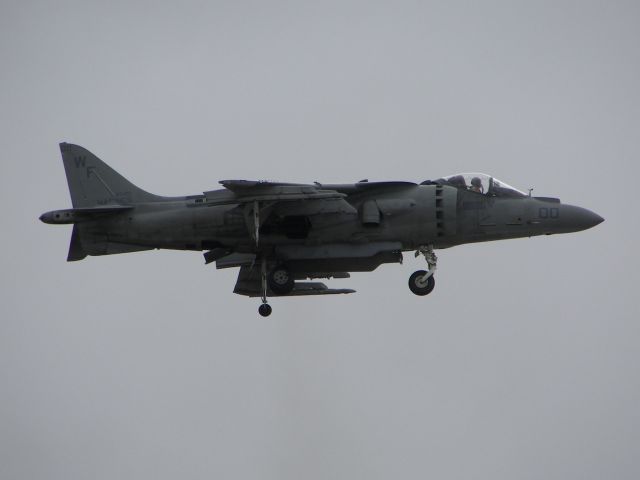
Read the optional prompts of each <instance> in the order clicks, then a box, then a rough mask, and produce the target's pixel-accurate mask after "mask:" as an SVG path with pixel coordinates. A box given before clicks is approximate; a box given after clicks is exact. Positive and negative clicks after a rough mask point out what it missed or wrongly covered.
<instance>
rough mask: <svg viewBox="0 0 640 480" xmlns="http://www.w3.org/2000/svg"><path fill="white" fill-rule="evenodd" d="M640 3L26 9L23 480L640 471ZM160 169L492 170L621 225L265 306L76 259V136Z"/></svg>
mask: <svg viewBox="0 0 640 480" xmlns="http://www.w3.org/2000/svg"><path fill="white" fill-rule="evenodd" d="M639 46H640V6H639V4H638V2H634V1H628V2H625V1H608V2H593V1H582V2H566V1H548V2H547V1H540V2H514V1H509V2H493V1H491V2H463V3H459V2H441V3H433V2H404V1H397V2H384V3H382V2H372V1H367V2H347V1H340V2H333V1H328V2H278V1H270V2H257V1H256V2H246V1H229V2H215V1H211V2H179V3H178V2H175V4H174V3H169V2H156V1H154V2H151V1H148V2H130V1H127V2H117V1H116V2H92V1H77V2H73V1H71V2H69V1H60V2H46V1H42V2H37V1H23V0H21V1H17V0H16V1H11V0H4V1H2V2H0V60H1V63H0V64H1V65H2V67H1V74H0V87H1V88H0V105H1V107H2V108H1V109H0V136H1V138H2V145H3V156H2V157H3V158H2V161H1V163H0V168H1V175H0V182H1V188H0V198H1V200H2V205H3V206H4V208H3V216H4V222H3V225H4V228H3V229H2V232H3V235H2V245H3V248H2V250H1V251H0V262H1V264H0V266H1V270H0V272H1V273H0V292H2V293H0V298H1V300H2V301H1V303H0V316H1V319H0V398H1V400H0V478H2V479H11V480H13V479H27V478H28V479H48V480H50V479H64V480H68V479H76V478H77V479H86V478H92V479H113V478H121V479H139V478H157V479H165V478H166V479H169V478H185V479H200V478H229V479H248V478H249V479H252V478H256V479H257V478H260V479H283V478H286V479H299V478H306V479H328V478H332V479H334V478H337V479H354V478H366V479H387V478H427V477H431V478H441V479H468V478H483V479H484V478H486V479H492V480H495V479H513V478H519V479H540V478H545V479H563V480H565V479H580V480H584V479H598V480H600V479H602V478H615V479H637V478H638V477H639V476H640V466H639V464H638V458H640V457H639V455H640V451H639V450H640V447H639V445H640V433H639V432H640V418H639V413H638V405H639V404H640V380H639V379H640V376H639V374H638V373H639V372H638V368H639V365H640V351H639V347H638V345H639V333H640V331H639V330H640V329H639V328H638V318H639V317H640V311H639V307H638V301H637V288H638V271H639V270H640V261H639V255H638V251H637V242H638V237H639V233H640V232H639V230H640V226H639V223H640V222H638V212H637V211H636V209H637V205H638V202H637V201H636V196H637V195H636V193H635V190H637V188H638V176H639V175H640V167H639V166H638V158H639V155H640V129H639V127H640V118H639V114H640V108H639V107H640V94H639V93H638V85H640V78H639V77H640V48H639ZM60 141H69V142H75V143H79V144H81V145H83V146H86V147H87V148H89V149H90V150H92V151H93V152H94V153H96V154H97V155H98V156H100V157H101V158H102V159H103V160H105V161H107V162H108V163H109V164H110V165H112V166H113V167H114V168H116V169H117V170H118V171H120V172H121V173H123V174H124V175H125V176H126V177H127V178H129V179H131V180H132V181H133V182H134V183H136V184H138V185H139V186H141V187H142V188H145V189H147V190H150V191H152V192H155V193H159V194H166V195H174V194H175V195H180V194H192V193H199V192H202V191H203V190H207V189H211V188H215V187H216V185H217V181H218V180H221V179H225V178H250V179H265V178H266V179H277V180H287V181H304V182H310V181H314V180H318V181H324V182H336V181H342V182H349V181H357V180H359V179H362V178H370V179H371V180H382V179H398V180H413V181H422V180H424V179H427V178H436V177H439V176H442V175H446V174H451V173H456V172H460V171H486V172H488V173H491V174H493V175H495V176H497V177H498V178H500V179H503V180H505V181H506V182H508V183H511V184H513V185H514V186H516V187H519V188H521V189H526V188H528V187H535V193H536V194H538V195H548V196H559V197H561V198H562V200H563V201H565V202H568V203H574V204H578V205H581V206H584V207H587V208H590V209H592V210H594V211H596V212H597V213H599V214H600V215H602V216H603V217H605V218H606V221H605V223H603V224H601V225H599V226H598V227H596V228H594V229H592V230H589V231H587V232H583V233H579V234H571V235H565V236H553V237H544V238H534V239H525V240H514V241H508V242H502V243H487V244H480V245H473V246H461V247H456V248H454V249H451V250H444V251H440V252H439V256H440V263H439V271H438V285H437V287H436V290H435V292H434V294H433V295H431V296H430V297H427V298H418V297H415V296H413V295H412V294H411V293H410V292H409V290H408V288H407V285H406V282H407V277H408V276H409V274H410V273H411V272H413V271H414V270H415V269H417V268H419V267H422V266H423V264H422V262H419V261H418V260H415V259H413V258H412V257H410V256H408V255H407V256H406V261H405V265H403V266H397V265H395V266H384V267H381V268H380V269H378V270H377V271H376V272H374V273H372V274H356V275H354V276H353V278H352V279H350V280H337V281H333V282H332V284H333V285H335V286H339V287H353V288H355V289H357V290H358V293H357V294H356V295H352V296H339V297H335V298H307V299H280V300H278V299H276V300H274V301H273V302H272V304H273V306H274V309H275V313H274V315H272V316H271V317H270V318H269V319H262V318H260V317H258V316H257V314H256V307H257V305H258V302H256V301H255V299H254V300H250V299H246V298H244V297H238V296H236V295H233V294H232V293H231V290H232V288H233V284H234V282H235V273H234V272H231V271H215V269H214V268H212V266H205V265H204V262H203V259H202V257H201V256H200V255H199V254H196V253H184V252H182V253H181V252H164V251H162V252H145V253H138V254H128V255H120V256H111V257H101V258H95V257H94V258H88V259H86V260H84V261H82V262H77V263H73V264H67V263H66V262H65V258H66V253H67V246H68V242H69V237H70V232H71V229H70V228H69V227H53V226H48V225H43V224H41V223H40V222H39V221H38V220H37V218H38V215H39V214H40V213H42V212H43V211H45V210H51V209H55V208H66V207H68V206H70V201H69V196H68V191H67V186H66V181H65V176H64V171H63V168H62V162H61V159H60V154H59V151H58V142H60Z"/></svg>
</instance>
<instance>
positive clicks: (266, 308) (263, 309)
mask: <svg viewBox="0 0 640 480" xmlns="http://www.w3.org/2000/svg"><path fill="white" fill-rule="evenodd" d="M258 313H259V314H260V315H262V316H263V317H268V316H269V315H271V305H269V304H268V303H263V304H262V305H260V307H258Z"/></svg>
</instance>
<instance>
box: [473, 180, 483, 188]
mask: <svg viewBox="0 0 640 480" xmlns="http://www.w3.org/2000/svg"><path fill="white" fill-rule="evenodd" d="M471 185H472V186H474V187H478V188H482V180H480V177H473V178H472V179H471Z"/></svg>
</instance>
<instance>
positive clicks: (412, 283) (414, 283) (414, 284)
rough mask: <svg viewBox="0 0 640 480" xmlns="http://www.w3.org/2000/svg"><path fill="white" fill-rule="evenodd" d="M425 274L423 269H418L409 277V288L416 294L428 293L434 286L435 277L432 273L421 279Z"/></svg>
mask: <svg viewBox="0 0 640 480" xmlns="http://www.w3.org/2000/svg"><path fill="white" fill-rule="evenodd" d="M426 274H427V272H426V271H425V270H418V271H417V272H413V274H412V275H411V276H410V277H409V289H410V290H411V291H412V292H413V293H415V294H416V295H429V294H430V293H431V291H432V290H433V287H435V286H436V279H435V278H433V275H431V276H430V277H429V278H427V279H426V280H423V278H424V276H425V275H426Z"/></svg>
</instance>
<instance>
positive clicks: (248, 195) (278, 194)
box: [204, 180, 353, 208]
mask: <svg viewBox="0 0 640 480" xmlns="http://www.w3.org/2000/svg"><path fill="white" fill-rule="evenodd" d="M220 183H221V184H222V186H224V187H225V188H226V189H227V190H228V191H230V192H233V195H232V196H225V197H221V196H220V192H219V191H218V190H212V191H208V192H204V195H205V197H206V198H207V203H209V202H213V203H250V202H256V201H257V202H269V203H272V202H292V201H296V200H342V199H344V198H345V197H346V194H344V193H339V192H337V191H336V190H330V189H323V188H322V187H320V186H318V185H305V184H296V183H276V182H264V181H253V180H222V181H221V182H220ZM345 203H346V202H345ZM347 205H348V204H347ZM351 208H353V207H351Z"/></svg>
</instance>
